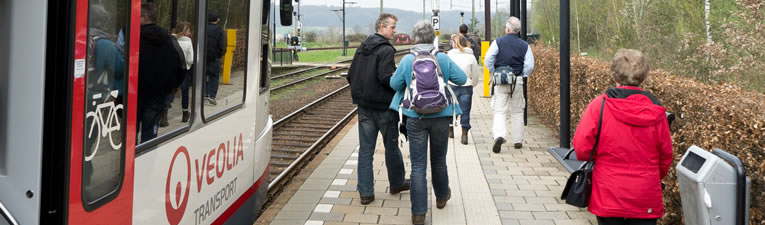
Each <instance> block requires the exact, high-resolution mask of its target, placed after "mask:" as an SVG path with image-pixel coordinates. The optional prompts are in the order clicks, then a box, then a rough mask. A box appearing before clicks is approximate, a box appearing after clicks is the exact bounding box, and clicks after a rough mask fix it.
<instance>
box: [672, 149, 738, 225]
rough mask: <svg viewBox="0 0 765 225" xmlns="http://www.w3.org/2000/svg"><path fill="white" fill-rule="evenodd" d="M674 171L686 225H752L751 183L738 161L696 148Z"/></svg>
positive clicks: (722, 152)
mask: <svg viewBox="0 0 765 225" xmlns="http://www.w3.org/2000/svg"><path fill="white" fill-rule="evenodd" d="M731 164H733V166H732V165H731ZM675 168H676V170H677V182H678V183H679V185H680V199H681V201H682V205H683V216H684V217H685V224H694V225H748V224H749V186H750V182H751V181H750V180H749V178H748V177H746V171H745V170H744V166H743V164H742V163H741V160H740V159H739V158H737V157H736V156H733V155H731V154H729V153H727V152H725V151H723V150H720V149H713V150H712V152H709V151H706V150H704V149H702V148H699V147H697V146H695V145H694V146H691V147H690V148H688V151H687V152H686V153H685V155H683V158H682V159H681V160H680V162H679V163H678V164H677V167H675Z"/></svg>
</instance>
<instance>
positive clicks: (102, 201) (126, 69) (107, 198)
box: [75, 1, 133, 212]
mask: <svg viewBox="0 0 765 225" xmlns="http://www.w3.org/2000/svg"><path fill="white" fill-rule="evenodd" d="M122 4H124V5H123V6H124V7H125V8H124V9H125V11H126V12H125V15H124V18H123V19H125V25H124V32H123V33H124V35H125V36H124V41H125V46H124V49H123V51H122V56H123V70H122V77H123V82H122V85H123V86H122V88H123V90H125V91H124V92H123V93H122V96H123V97H122V98H123V100H122V102H123V105H124V106H125V107H123V108H122V115H123V117H122V118H121V119H120V122H121V123H122V124H124V128H123V129H122V131H123V132H122V137H121V141H122V147H121V150H120V172H119V177H118V179H117V181H118V182H117V187H115V189H114V190H111V191H109V192H108V193H106V195H103V196H100V197H98V198H97V199H96V200H95V201H92V202H89V201H88V200H87V199H85V179H84V177H85V176H84V173H85V148H86V146H85V143H86V140H87V136H86V135H85V130H86V129H87V127H88V126H87V113H86V109H87V106H88V104H89V103H90V102H89V101H87V100H85V101H83V112H82V113H83V115H82V121H83V123H84V124H83V130H82V132H83V135H82V143H83V144H82V149H80V150H81V151H83V152H82V158H81V159H82V163H81V165H80V166H81V169H80V176H81V177H82V179H80V201H81V202H82V207H83V208H84V209H85V211H86V212H92V211H94V210H96V209H98V208H100V207H101V206H104V205H106V204H107V203H109V202H111V201H112V200H114V199H116V198H117V196H119V194H120V192H122V186H123V185H124V184H125V183H124V182H123V181H124V180H125V160H126V157H125V154H126V152H127V134H128V132H127V117H128V116H127V115H128V113H127V112H128V107H127V106H128V104H127V103H128V102H129V100H130V97H129V95H128V94H127V92H128V90H129V89H128V83H130V82H129V79H130V46H131V44H132V43H131V42H130V32H131V29H130V27H131V25H132V21H131V20H130V19H131V15H132V13H133V10H132V7H130V6H131V1H124V3H122ZM75 5H77V4H76V3H75ZM75 8H76V6H75ZM87 10H88V16H87V18H86V24H87V25H86V35H85V37H86V45H87V43H88V42H90V3H88V5H87ZM115 44H116V43H115ZM87 54H88V53H87V51H86V56H85V58H86V59H87ZM87 66H88V65H87V60H86V65H85V67H86V68H87ZM86 71H87V70H86ZM88 75H90V74H87V73H86V74H85V76H84V77H83V79H85V86H84V90H83V94H84V95H83V96H82V97H83V98H87V93H88V87H87V79H88ZM99 138H100V137H99Z"/></svg>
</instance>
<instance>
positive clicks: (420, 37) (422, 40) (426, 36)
mask: <svg viewBox="0 0 765 225" xmlns="http://www.w3.org/2000/svg"><path fill="white" fill-rule="evenodd" d="M412 38H414V43H415V44H430V43H433V40H435V39H436V32H435V31H434V30H433V25H430V21H427V20H420V22H417V24H415V25H414V28H412Z"/></svg>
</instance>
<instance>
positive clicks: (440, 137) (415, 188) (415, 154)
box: [406, 117, 452, 215]
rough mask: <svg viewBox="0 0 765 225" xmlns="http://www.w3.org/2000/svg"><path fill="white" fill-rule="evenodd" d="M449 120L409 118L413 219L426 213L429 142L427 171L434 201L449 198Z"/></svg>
mask: <svg viewBox="0 0 765 225" xmlns="http://www.w3.org/2000/svg"><path fill="white" fill-rule="evenodd" d="M451 119H452V118H451V117H438V118H422V119H419V118H409V119H408V120H407V123H406V129H407V132H408V133H409V159H410V160H411V163H412V174H411V181H410V182H411V186H410V187H411V189H410V190H409V191H410V195H409V196H410V200H411V202H412V215H424V214H425V213H427V212H428V183H427V182H428V181H427V179H426V174H425V173H426V172H427V171H428V141H430V166H431V167H432V168H431V169H430V172H431V177H432V182H433V191H434V192H435V194H436V199H437V200H438V199H445V198H447V197H448V196H449V195H450V191H451V190H450V189H449V174H448V170H447V168H446V151H447V149H448V147H449V146H448V144H449V121H451Z"/></svg>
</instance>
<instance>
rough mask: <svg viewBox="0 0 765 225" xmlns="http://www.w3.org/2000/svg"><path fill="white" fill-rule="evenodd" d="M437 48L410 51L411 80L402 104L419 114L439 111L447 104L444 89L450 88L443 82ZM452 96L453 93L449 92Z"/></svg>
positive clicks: (447, 100) (448, 89)
mask: <svg viewBox="0 0 765 225" xmlns="http://www.w3.org/2000/svg"><path fill="white" fill-rule="evenodd" d="M437 52H438V50H437V49H434V50H433V51H431V52H427V51H421V52H416V51H414V52H412V54H413V55H414V62H413V63H412V81H411V82H410V83H409V87H407V90H406V91H405V92H404V99H403V101H402V105H403V107H404V108H407V109H412V110H414V111H415V112H417V113H419V114H423V115H424V114H431V113H437V112H441V110H444V109H445V108H446V106H448V105H449V98H448V97H447V95H446V91H449V92H451V88H450V87H449V86H447V84H446V82H444V76H443V73H441V68H440V66H439V65H438V59H437V58H436V53H437ZM450 94H451V96H454V94H453V93H450Z"/></svg>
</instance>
